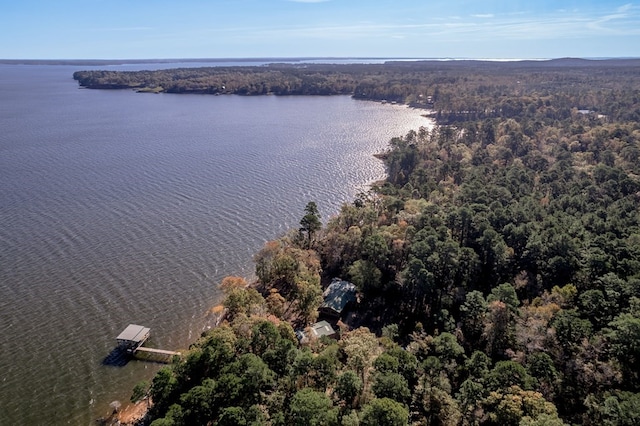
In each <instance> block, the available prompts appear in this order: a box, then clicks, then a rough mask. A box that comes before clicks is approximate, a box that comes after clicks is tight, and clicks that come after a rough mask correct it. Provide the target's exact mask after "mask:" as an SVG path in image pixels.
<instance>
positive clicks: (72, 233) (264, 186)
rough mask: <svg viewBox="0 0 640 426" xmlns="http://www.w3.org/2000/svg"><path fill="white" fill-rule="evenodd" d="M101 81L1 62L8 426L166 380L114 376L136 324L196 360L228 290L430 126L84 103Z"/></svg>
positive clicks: (345, 102) (4, 406)
mask: <svg viewBox="0 0 640 426" xmlns="http://www.w3.org/2000/svg"><path fill="white" fill-rule="evenodd" d="M164 66H165V67H166V66H167V65H164ZM130 67H131V66H128V68H130ZM87 68H88V67H77V66H76V67H70V66H45V65H42V66H34V65H31V66H27V65H0V176H1V180H0V336H1V338H0V424H2V425H5V424H6V425H41V424H73V425H91V424H95V419H96V418H98V417H100V416H102V415H105V414H107V413H108V411H109V403H110V402H111V401H114V400H119V401H121V402H122V404H123V406H124V405H126V404H127V402H128V400H129V397H130V395H131V389H132V388H133V386H134V385H135V384H136V383H137V382H139V381H140V380H143V379H147V380H148V379H150V378H151V377H152V375H153V373H154V372H155V371H157V369H158V368H159V367H160V366H159V365H158V364H150V363H143V362H137V361H133V362H129V363H128V364H127V365H126V366H124V367H114V366H108V365H103V360H104V358H105V357H106V356H107V355H108V354H109V353H110V351H111V350H112V349H113V348H114V345H115V336H117V335H118V334H119V333H120V331H122V330H123V329H124V328H125V327H126V326H127V324H129V323H137V324H142V325H145V326H147V327H150V328H151V329H152V342H151V343H152V344H153V346H155V347H160V348H164V349H172V350H174V349H180V348H186V347H188V345H189V343H190V342H192V341H193V340H195V339H196V338H197V336H199V334H200V333H201V331H202V330H203V327H204V326H205V324H206V318H205V316H206V312H207V310H208V309H209V308H210V307H211V306H212V305H214V304H215V303H216V301H217V300H218V298H219V293H218V291H217V289H216V286H217V285H218V284H219V283H220V281H221V279H222V278H223V277H224V276H226V275H242V276H245V277H251V276H252V274H253V263H252V255H253V254H254V253H255V252H256V251H257V250H259V249H260V248H261V247H262V245H263V244H264V242H265V241H267V240H269V239H273V238H275V237H277V236H279V235H281V234H283V233H284V232H285V231H286V230H287V229H289V228H292V227H297V226H298V222H299V220H300V218H301V217H302V214H303V209H304V206H305V205H306V203H307V202H308V201H315V202H316V203H317V204H318V206H319V208H320V212H321V214H322V215H323V217H324V218H325V219H326V218H327V217H330V216H331V215H333V214H335V213H336V212H337V211H338V210H339V207H340V205H341V204H342V203H345V202H349V201H352V200H353V198H354V196H355V195H356V193H357V192H359V191H362V190H363V189H365V188H366V186H367V184H368V183H370V182H371V181H374V180H377V179H381V178H382V177H383V176H384V168H383V165H382V164H381V163H380V162H379V161H378V160H376V159H375V158H374V157H372V154H373V153H375V152H379V151H381V150H383V149H385V148H386V146H387V142H388V141H389V139H390V138H391V137H394V136H401V135H404V134H405V133H406V132H407V131H409V130H411V129H418V128H419V127H420V126H428V125H430V121H429V120H428V119H426V118H424V117H422V116H421V115H420V112H419V111H416V110H412V109H408V108H405V107H401V106H391V105H380V104H377V103H372V102H362V101H355V100H352V99H351V98H349V97H272V96H265V97H238V96H207V95H170V94H159V95H154V94H137V93H134V92H131V91H99V90H87V89H80V88H78V86H77V84H76V82H75V81H73V80H72V77H71V76H72V73H73V71H76V70H78V69H87ZM103 68H105V67H103Z"/></svg>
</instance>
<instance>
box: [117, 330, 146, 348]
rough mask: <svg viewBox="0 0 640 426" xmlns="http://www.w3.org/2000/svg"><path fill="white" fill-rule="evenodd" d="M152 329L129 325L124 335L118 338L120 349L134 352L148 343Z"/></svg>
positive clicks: (121, 334)
mask: <svg viewBox="0 0 640 426" xmlns="http://www.w3.org/2000/svg"><path fill="white" fill-rule="evenodd" d="M150 334H151V329H150V328H147V327H143V326H141V325H136V324H129V325H128V326H127V328H125V329H124V331H123V332H122V333H120V334H119V335H118V337H116V340H117V342H118V347H119V348H120V349H124V350H126V351H127V352H134V351H135V350H136V349H138V347H140V346H142V344H143V343H144V342H146V341H147V339H148V338H149V335H150Z"/></svg>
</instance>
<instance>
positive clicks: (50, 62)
mask: <svg viewBox="0 0 640 426" xmlns="http://www.w3.org/2000/svg"><path fill="white" fill-rule="evenodd" d="M558 60H579V61H598V62H605V61H640V57H593V58H592V57H588V58H587V57H585V58H582V57H575V58H573V57H571V58H453V57H452V58H411V57H397V58H391V57H332V56H330V57H321V56H318V57H315V56H310V57H299V58H295V57H264V58H260V57H256V58H158V59H0V64H2V65H85V66H102V65H135V64H175V63H212V64H215V63H225V62H246V63H252V62H264V63H278V62H285V63H299V62H315V61H323V62H327V63H331V62H332V61H333V62H335V63H338V62H348V61H355V62H364V61H376V62H395V61H415V62H418V61H421V62H422V61H426V62H449V61H450V62H458V61H463V62H528V61H536V62H545V61H558Z"/></svg>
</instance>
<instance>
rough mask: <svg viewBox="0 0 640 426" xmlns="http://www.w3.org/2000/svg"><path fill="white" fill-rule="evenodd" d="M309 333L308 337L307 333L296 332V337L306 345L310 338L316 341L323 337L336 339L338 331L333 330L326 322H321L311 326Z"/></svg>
mask: <svg viewBox="0 0 640 426" xmlns="http://www.w3.org/2000/svg"><path fill="white" fill-rule="evenodd" d="M308 330H309V332H308V335H309V336H307V333H305V332H304V331H302V330H298V331H296V336H298V340H299V341H300V343H306V342H307V341H308V340H309V339H308V337H311V336H312V337H314V338H316V339H319V338H321V337H323V336H326V337H335V336H336V331H335V330H334V329H333V327H331V324H329V323H328V322H326V321H319V322H317V323H315V324H313V325H311V326H309V329H308Z"/></svg>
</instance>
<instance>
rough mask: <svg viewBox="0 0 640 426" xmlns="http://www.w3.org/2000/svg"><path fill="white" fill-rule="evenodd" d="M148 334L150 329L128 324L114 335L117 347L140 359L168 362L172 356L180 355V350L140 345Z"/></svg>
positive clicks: (147, 337)
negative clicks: (116, 335)
mask: <svg viewBox="0 0 640 426" xmlns="http://www.w3.org/2000/svg"><path fill="white" fill-rule="evenodd" d="M150 335H151V329H149V328H147V327H144V326H141V325H136V324H129V325H128V326H127V328H125V329H124V331H123V332H122V333H120V334H119V335H118V337H116V341H117V342H118V349H120V350H121V351H123V352H124V351H126V352H127V353H128V354H131V355H133V357H134V358H136V359H139V360H142V361H153V362H163V363H169V362H171V360H172V359H173V357H174V356H176V355H178V356H179V355H180V352H175V351H167V350H164V349H155V348H148V347H145V346H142V345H143V344H144V343H145V342H146V341H147V340H148V339H149V336H150Z"/></svg>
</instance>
